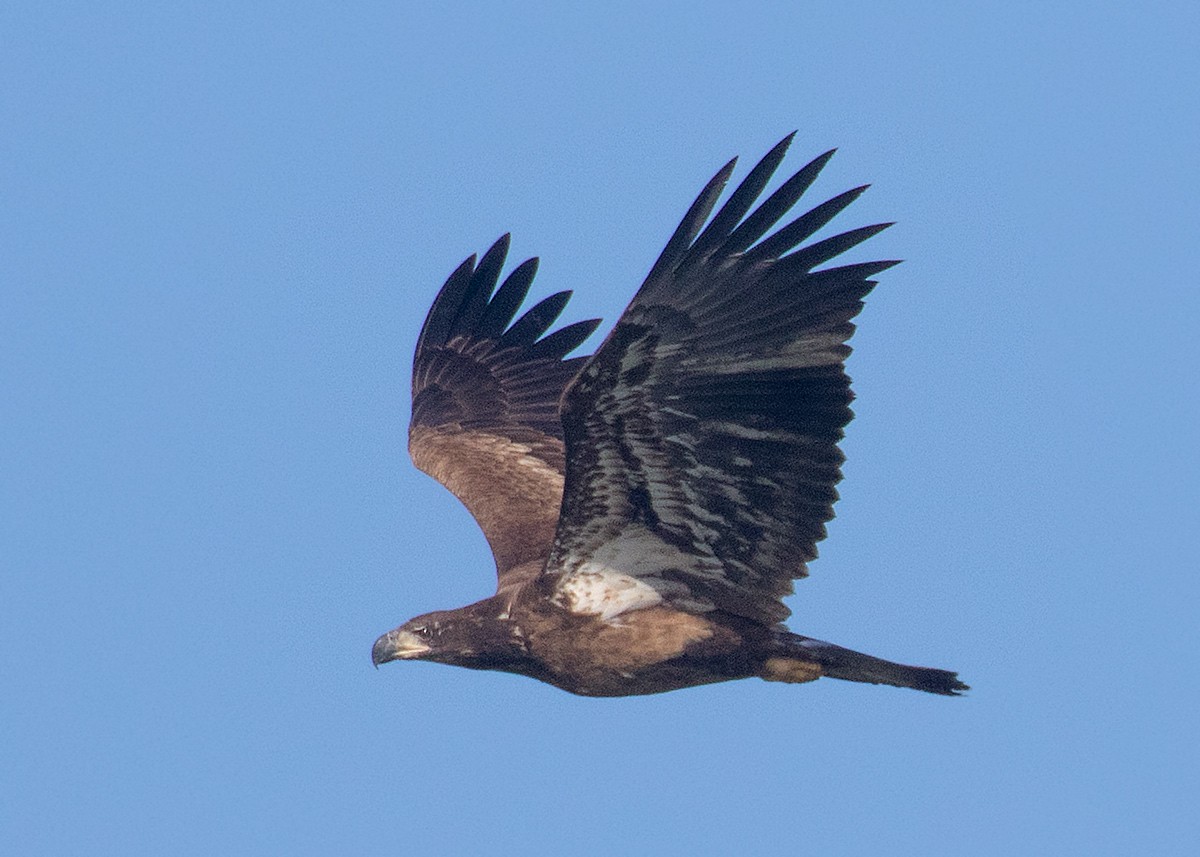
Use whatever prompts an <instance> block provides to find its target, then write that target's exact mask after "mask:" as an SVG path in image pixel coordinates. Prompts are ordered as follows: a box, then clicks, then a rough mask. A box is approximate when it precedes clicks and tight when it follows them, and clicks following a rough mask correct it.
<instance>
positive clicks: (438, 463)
mask: <svg viewBox="0 0 1200 857" xmlns="http://www.w3.org/2000/svg"><path fill="white" fill-rule="evenodd" d="M507 253H508V236H507V235H505V236H504V237H502V238H501V239H500V240H499V241H497V242H496V243H495V244H493V245H492V247H491V249H490V250H488V251H487V253H485V254H484V255H483V258H482V259H481V260H479V264H478V265H476V264H475V257H474V256H471V257H470V258H469V259H467V260H466V261H464V262H463V263H462V264H461V265H459V267H458V268H457V270H455V271H454V273H453V274H451V275H450V278H449V279H448V280H446V284H445V285H444V286H442V289H441V291H440V292H439V293H438V296H437V298H436V299H435V300H434V302H433V306H432V307H431V308H430V310H429V315H428V316H427V317H426V318H425V324H424V326H423V327H422V328H421V335H420V338H419V339H418V340H417V350H416V355H415V357H414V358H413V382H412V397H413V402H412V421H411V423H410V424H409V430H408V451H409V454H410V455H411V456H412V460H413V463H414V464H416V465H417V467H419V468H420V469H421V470H424V471H425V472H426V473H428V474H429V475H430V476H432V477H433V478H435V479H437V480H438V481H439V482H441V483H442V484H443V485H445V486H446V487H447V488H448V489H450V491H451V492H453V494H454V495H455V496H456V497H458V499H459V500H461V501H462V502H463V505H465V506H466V507H467V509H468V510H469V511H470V512H471V514H472V515H473V516H474V517H475V520H476V521H478V522H479V526H480V527H481V528H482V529H483V533H484V535H485V536H486V537H487V540H488V544H489V545H491V548H492V554H493V555H494V556H495V558H496V571H497V575H498V576H499V586H500V587H501V588H502V587H504V586H505V585H506V582H507V581H506V579H505V575H506V574H507V573H509V572H512V571H513V570H514V569H517V568H519V567H520V566H521V565H523V564H527V563H530V562H537V563H541V562H542V561H543V560H544V559H545V557H546V555H547V553H548V552H549V550H550V544H551V542H552V540H553V536H554V526H555V523H556V522H557V520H558V509H559V503H560V500H561V497H562V486H563V470H564V462H563V434H562V423H561V421H560V420H559V416H558V400H559V398H560V396H561V395H562V391H563V388H565V387H566V385H567V384H568V382H569V381H570V380H571V378H572V377H574V375H575V373H576V372H578V371H579V368H580V367H581V366H582V365H583V362H584V361H585V360H586V358H585V357H575V358H569V359H564V357H565V355H566V354H567V353H568V352H570V351H571V350H573V349H574V348H576V347H577V346H578V345H579V344H580V343H582V342H583V340H585V339H587V337H588V336H589V335H590V334H591V333H592V331H593V330H595V329H596V325H597V324H599V323H600V321H599V319H592V320H590V321H580V322H576V323H575V324H571V325H567V326H566V327H563V328H561V329H559V330H557V331H555V332H554V333H552V334H550V335H549V336H544V337H543V336H542V334H544V333H545V332H546V330H547V329H548V328H549V327H550V325H551V324H553V323H554V320H555V319H556V318H558V315H559V313H561V312H562V310H563V307H564V306H566V303H567V300H568V298H570V295H571V293H570V292H559V293H557V294H554V295H551V296H550V297H548V298H546V299H545V300H543V301H541V302H540V303H538V304H537V305H535V306H534V307H533V308H532V309H530V310H529V311H528V312H526V313H525V314H524V315H522V316H521V317H520V318H519V319H518V320H517V321H516V322H513V317H514V315H515V314H516V312H517V308H518V307H519V306H520V304H521V302H522V301H523V300H524V298H525V294H526V292H528V290H529V285H530V283H531V282H532V281H533V275H534V273H535V272H536V270H537V259H529V260H527V261H525V262H523V263H522V264H521V265H519V266H518V267H517V268H515V269H514V270H513V271H512V273H510V274H509V275H508V277H507V278H506V279H505V280H504V283H503V284H502V285H501V286H500V288H499V289H497V288H496V283H497V281H498V280H499V276H500V269H501V267H502V266H503V265H504V258H505V256H506V255H507Z"/></svg>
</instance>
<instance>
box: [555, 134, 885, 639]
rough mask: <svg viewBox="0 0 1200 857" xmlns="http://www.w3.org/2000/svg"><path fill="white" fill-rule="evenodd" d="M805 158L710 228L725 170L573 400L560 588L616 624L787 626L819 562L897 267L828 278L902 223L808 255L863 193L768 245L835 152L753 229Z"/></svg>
mask: <svg viewBox="0 0 1200 857" xmlns="http://www.w3.org/2000/svg"><path fill="white" fill-rule="evenodd" d="M790 141H791V137H790V136H789V137H787V138H785V139H784V140H783V141H782V142H780V143H779V145H777V146H776V147H775V148H774V149H772V150H771V152H770V153H768V154H767V156H766V157H765V158H763V160H762V161H761V162H760V163H759V164H758V165H757V166H756V167H755V168H754V169H753V170H752V171H751V172H750V174H749V175H748V176H747V177H746V179H745V180H744V181H743V182H742V184H741V185H740V186H739V187H738V188H737V190H736V191H734V192H733V194H732V195H731V196H730V198H729V199H728V201H727V202H726V203H725V204H724V206H723V207H722V208H721V210H720V211H719V212H718V213H717V214H716V216H714V217H713V218H712V220H711V221H709V222H708V225H707V227H705V228H704V230H703V231H701V227H702V226H704V223H705V221H706V220H707V219H708V215H709V213H710V212H711V211H712V209H713V206H714V204H715V203H716V200H717V197H718V196H720V194H721V191H722V189H723V188H724V186H725V183H726V182H727V181H728V179H729V177H730V175H731V173H732V172H733V167H734V163H735V161H731V162H730V163H729V164H727V165H726V166H725V168H724V169H722V170H721V171H720V172H719V173H717V175H716V176H715V177H714V178H713V180H712V181H711V182H709V184H708V186H707V187H705V189H704V191H703V192H702V193H701V194H700V196H699V198H697V200H696V201H695V203H693V205H692V207H691V209H690V210H689V211H688V213H687V215H686V216H685V217H684V219H683V222H682V223H681V224H680V225H679V228H678V229H676V231H675V234H674V235H673V236H672V237H671V240H670V241H669V242H668V243H667V246H666V249H664V250H663V252H662V255H661V256H660V257H659V259H658V261H657V262H656V263H655V265H654V267H653V269H652V270H651V271H650V274H649V275H648V277H647V278H646V281H645V283H644V284H643V285H642V287H641V289H640V290H639V291H638V293H637V295H636V296H635V297H634V299H633V301H632V302H631V303H630V304H629V306H628V307H627V308H626V309H625V312H624V314H623V315H622V316H621V318H620V320H619V321H618V322H617V325H616V327H615V328H614V329H613V331H612V332H611V333H610V334H609V336H608V337H607V338H606V339H605V341H604V343H603V345H601V347H600V349H599V350H598V351H597V352H596V354H595V355H594V356H593V357H592V358H591V360H590V362H589V363H588V364H587V365H586V366H585V367H584V368H583V370H582V371H581V372H580V373H579V374H578V375H577V376H576V378H575V380H574V381H573V382H572V383H571V385H570V387H569V388H568V390H567V391H566V394H565V396H564V398H563V406H562V410H563V425H564V427H565V433H566V454H567V477H566V495H565V498H564V502H563V511H562V516H561V519H560V521H559V525H558V530H557V532H556V534H555V541H554V549H553V552H552V553H551V556H550V559H549V560H548V562H547V566H546V574H548V575H550V577H551V579H552V580H553V581H554V592H555V594H554V598H555V600H556V601H557V602H559V603H560V604H563V605H564V606H566V607H567V608H568V609H571V610H573V611H575V612H579V613H592V614H599V615H601V616H604V617H606V618H610V617H612V616H615V615H617V614H619V613H622V612H625V611H627V610H631V609H637V608H639V607H645V606H649V605H653V604H655V603H659V602H667V603H669V604H672V605H674V606H675V607H677V608H680V609H684V610H689V611H693V612H700V611H706V610H712V609H720V610H725V611H729V612H731V613H734V614H737V615H740V616H744V617H746V618H749V619H753V620H757V621H761V622H764V623H775V622H778V621H780V620H782V619H783V618H784V617H786V616H787V615H788V612H789V611H788V609H787V608H786V607H785V606H784V605H783V604H782V602H781V600H780V599H781V598H782V597H783V596H785V595H787V594H788V593H790V592H791V591H792V583H791V582H792V579H793V578H796V577H802V576H804V574H805V573H806V571H805V563H806V562H807V561H808V560H811V559H813V558H814V557H815V556H816V547H815V546H816V543H817V542H818V541H820V540H821V539H822V538H824V536H825V526H824V525H825V522H826V521H828V520H829V519H830V518H832V517H833V503H834V501H835V500H836V499H837V492H836V490H835V489H834V485H835V484H836V483H837V482H838V480H839V479H840V478H841V471H840V469H839V466H840V464H841V462H842V460H843V457H842V454H841V452H840V450H839V449H838V446H837V443H838V441H839V440H840V439H841V437H842V429H843V427H844V426H845V425H846V423H848V422H849V421H850V418H851V416H852V413H851V411H850V407H849V404H850V401H851V398H852V395H851V392H850V381H849V379H848V378H847V377H846V374H845V372H844V370H843V361H844V360H845V358H846V356H847V355H848V354H849V353H850V347H849V346H848V345H847V344H846V341H847V339H849V337H850V335H851V333H852V332H853V330H854V326H853V325H852V324H851V319H852V318H854V316H855V315H857V314H858V311H859V310H860V309H861V308H862V299H863V297H864V296H865V295H866V294H867V293H868V292H869V291H870V290H871V288H872V286H874V282H873V281H872V280H871V279H870V278H871V277H872V276H873V275H875V274H877V273H879V272H880V271H882V270H884V269H886V268H888V267H890V266H891V265H893V264H895V262H870V263H866V264H855V265H847V266H844V267H831V268H823V269H820V270H814V268H816V267H817V266H820V265H823V264H824V263H826V262H828V261H829V260H830V259H832V258H833V257H835V256H837V255H838V254H840V253H841V252H843V251H844V250H847V249H848V248H850V247H853V246H854V245H856V244H858V243H859V242H860V241H863V240H865V239H866V238H868V237H870V236H872V235H874V234H875V233H877V232H879V231H880V230H882V229H884V228H886V227H887V226H889V225H890V224H879V225H875V226H867V227H864V228H861V229H855V230H852V231H850V232H844V233H842V234H840V235H836V236H834V237H832V238H827V239H825V240H823V241H817V242H815V243H812V244H809V245H808V246H806V247H803V248H801V249H798V250H797V249H794V248H796V247H797V246H798V245H800V244H801V243H802V242H804V241H805V240H806V239H808V238H809V237H810V236H811V235H812V234H813V233H815V232H816V231H817V230H818V229H820V228H821V227H822V226H824V225H825V224H826V223H828V222H829V221H830V220H831V219H832V218H833V217H834V216H835V215H836V214H837V213H838V212H840V211H841V210H842V209H843V208H845V207H846V206H847V205H849V204H850V202H851V201H853V200H854V199H855V198H856V197H857V196H858V195H859V194H860V193H861V192H862V191H863V190H864V189H865V188H856V189H854V190H851V191H848V192H846V193H843V194H841V195H840V196H837V197H834V198H833V199H831V200H829V201H828V202H825V203H823V204H821V205H819V206H817V207H816V208H814V209H813V210H811V211H809V212H808V213H806V214H803V215H801V216H800V217H798V218H797V219H796V220H794V221H792V222H791V223H789V224H787V225H786V226H784V227H783V228H781V229H779V230H777V231H775V232H774V233H772V234H771V235H769V236H768V237H765V238H764V236H765V235H766V234H767V232H768V231H769V230H771V229H772V227H774V225H775V224H776V222H777V221H779V220H780V219H781V218H782V217H783V216H784V215H785V214H786V213H787V212H788V210H789V209H790V208H791V207H792V206H793V205H794V204H795V203H796V201H797V200H798V199H799V198H800V196H801V194H802V193H803V192H804V191H805V190H806V189H807V188H808V186H809V185H810V184H811V183H812V181H813V179H815V178H816V176H817V173H819V172H820V170H821V168H822V167H823V166H824V165H825V163H826V161H828V159H829V158H830V156H831V155H832V154H833V153H832V152H828V153H826V154H824V155H822V156H821V157H819V158H817V159H816V160H814V161H813V162H812V163H810V164H808V165H807V166H806V167H804V168H803V169H801V170H800V171H799V172H798V173H796V174H795V175H794V176H792V177H791V178H790V179H788V181H787V182H785V183H784V184H783V185H782V186H780V188H779V189H778V190H777V191H775V192H774V193H773V194H772V195H771V196H770V197H769V198H768V199H767V200H766V201H764V202H763V203H762V204H761V205H760V206H759V207H758V208H757V209H756V210H755V211H754V212H753V213H750V214H749V216H746V215H747V213H748V212H749V211H750V209H751V207H752V206H753V205H754V203H755V201H756V200H757V198H758V196H759V194H760V193H761V192H762V190H763V188H764V186H765V185H766V184H767V181H768V180H769V179H770V177H771V174H772V173H773V172H774V171H775V168H776V167H777V166H778V165H779V163H780V161H781V160H782V159H783V155H784V152H785V151H786V149H787V146H788V144H789V143H790Z"/></svg>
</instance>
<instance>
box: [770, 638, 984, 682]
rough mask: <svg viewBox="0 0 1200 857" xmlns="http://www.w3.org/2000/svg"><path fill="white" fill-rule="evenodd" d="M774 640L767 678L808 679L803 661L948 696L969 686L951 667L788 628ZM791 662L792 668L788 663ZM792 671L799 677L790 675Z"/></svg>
mask: <svg viewBox="0 0 1200 857" xmlns="http://www.w3.org/2000/svg"><path fill="white" fill-rule="evenodd" d="M775 640H776V643H777V644H778V645H779V654H778V655H773V656H772V657H771V658H769V659H768V660H767V667H766V669H765V670H764V672H763V678H766V679H768V680H775V681H805V680H808V679H806V678H801V677H800V676H801V675H802V674H803V672H804V670H802V669H800V665H801V664H808V665H812V664H815V665H817V666H818V667H820V673H819V675H821V676H828V677H829V678H840V679H844V680H846V681H862V682H868V683H870V684H890V685H894V686H896V687H911V688H913V689H914V690H923V691H926V692H927V693H940V694H944V695H946V696H957V695H958V694H959V693H961V692H962V691H964V690H969V689H970V688H968V687H967V685H965V684H963V683H962V682H961V681H959V680H958V673H953V672H950V671H949V670H939V669H932V668H930V667H910V666H906V665H904V664H897V663H893V662H892V661H885V660H883V659H882V658H875V657H872V656H871V655H864V654H863V653H862V652H855V651H851V650H850V649H843V648H842V647H841V646H835V645H834V644H833V643H826V642H824V641H822V640H814V639H812V638H811V637H801V636H800V635H799V634H792V633H790V632H787V631H780V632H778V633H777V634H776V637H775ZM789 664H790V665H791V667H790V668H789V667H788V666H785V665H789ZM810 669H811V667H810ZM792 674H794V675H795V676H796V677H795V678H788V677H787V676H789V675H792ZM811 678H817V675H812V676H811Z"/></svg>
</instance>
